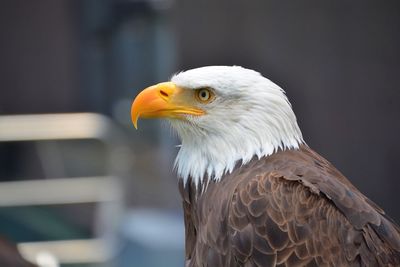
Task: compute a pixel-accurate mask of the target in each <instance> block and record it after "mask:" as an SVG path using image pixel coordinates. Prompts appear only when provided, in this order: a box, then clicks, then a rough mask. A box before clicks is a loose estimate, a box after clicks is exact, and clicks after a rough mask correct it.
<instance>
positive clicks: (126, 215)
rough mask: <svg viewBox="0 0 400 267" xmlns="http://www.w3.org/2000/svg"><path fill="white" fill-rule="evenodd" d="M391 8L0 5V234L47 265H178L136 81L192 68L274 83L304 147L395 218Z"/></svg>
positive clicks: (396, 33)
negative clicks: (234, 69) (238, 72)
mask: <svg viewBox="0 0 400 267" xmlns="http://www.w3.org/2000/svg"><path fill="white" fill-rule="evenodd" d="M399 14H400V2H399V1H396V0H388V1H378V0H362V1H361V0H357V1H344V0H340V1H328V0H323V1H321V0H307V1H281V0H279V1H278V0H276V1H271V0H257V1H255V0H254V1H239V0H233V1H227V0H225V1H212V0H203V1H183V0H176V1H174V0H148V1H145V0H57V1H54V0H38V1H24V0H3V1H1V2H0V162H1V163H0V233H1V236H2V237H5V238H8V239H10V240H13V241H14V242H17V243H18V248H19V250H20V251H21V253H22V254H23V255H24V257H25V258H27V259H29V260H31V261H32V262H35V263H37V264H40V265H41V266H46V267H53V266H54V267H55V266H74V267H76V266H116V267H125V266H130V267H131V266H141V267H143V266H163V267H168V266H183V253H184V252H183V245H184V241H183V238H184V232H183V221H182V212H181V206H180V205H181V202H180V196H179V193H178V190H177V179H176V177H175V174H174V173H173V171H172V164H173V160H174V157H175V154H176V152H177V148H176V147H175V145H176V144H179V141H178V140H176V139H174V137H172V136H171V134H170V130H169V128H168V127H165V126H162V124H161V123H160V122H159V121H140V125H139V126H140V128H139V130H138V131H134V129H133V126H132V125H131V122H130V104H131V101H132V99H133V98H134V97H135V96H136V94H137V93H138V92H139V91H140V90H141V89H143V88H145V87H147V86H149V85H152V84H154V83H157V82H161V81H165V80H168V79H169V78H170V77H171V75H172V74H173V73H175V72H178V71H181V70H186V69H190V68H195V67H200V66H205V65H242V66H244V67H248V68H251V69H255V70H258V71H260V72H261V73H262V74H263V75H264V76H266V77H268V78H270V79H271V80H272V81H274V82H276V83H277V84H279V85H280V86H281V87H283V88H284V89H285V90H286V92H287V94H288V96H289V99H290V100H291V102H292V104H293V108H294V111H295V113H296V114H297V117H298V120H299V124H300V127H301V129H302V131H303V134H304V137H305V140H306V142H307V143H308V144H309V145H310V146H311V147H312V148H313V149H315V150H316V151H318V152H319V153H320V154H322V155H323V156H324V157H326V158H327V159H328V160H330V161H331V162H332V163H333V164H334V165H335V166H336V167H337V168H338V169H339V170H341V171H342V172H343V173H344V174H345V175H346V176H347V177H348V178H349V179H350V180H351V181H352V182H353V183H354V184H355V185H356V186H357V187H358V188H359V189H360V190H361V191H362V192H363V193H364V194H366V195H367V196H368V197H369V198H371V199H372V200H373V201H374V202H376V203H377V204H378V205H380V206H381V207H382V208H383V209H384V210H385V211H386V212H387V213H388V214H389V215H390V216H391V217H392V218H393V219H395V220H396V221H397V222H400V208H399V205H398V203H399V201H400V198H399V195H398V191H399V188H400V180H399V179H400V176H399V174H398V173H399V167H398V166H399V163H398V161H399V160H400V158H399V156H398V155H399V151H400V139H399V136H400V123H399V122H400V120H399V118H400V105H399V102H400V15H399Z"/></svg>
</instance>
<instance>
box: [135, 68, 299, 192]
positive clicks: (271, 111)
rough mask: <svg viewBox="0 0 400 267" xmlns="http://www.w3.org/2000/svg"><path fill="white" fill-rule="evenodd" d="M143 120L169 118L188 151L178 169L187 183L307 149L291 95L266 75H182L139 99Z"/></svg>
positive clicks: (201, 71)
mask: <svg viewBox="0 0 400 267" xmlns="http://www.w3.org/2000/svg"><path fill="white" fill-rule="evenodd" d="M131 117H132V122H133V124H134V125H135V127H137V121H138V118H140V117H142V118H165V119H167V120H168V121H169V122H170V124H171V125H172V127H173V128H174V129H175V130H176V132H177V133H178V135H179V137H180V139H181V142H182V145H181V147H180V150H179V152H178V155H177V158H176V161H175V166H176V169H177V172H178V175H179V176H180V177H181V178H183V179H184V181H185V183H186V181H187V180H188V179H189V178H190V179H192V181H193V182H194V183H195V184H196V185H198V184H199V183H201V182H202V181H203V179H204V178H205V177H207V178H208V179H212V180H215V181H219V180H220V179H221V178H222V177H223V175H224V174H226V173H229V172H231V171H232V170H233V168H234V167H235V165H236V164H237V163H238V162H240V163H241V164H245V163H247V162H248V161H250V160H251V159H252V158H253V157H254V156H257V157H258V158H261V157H264V156H268V155H271V154H272V153H274V152H275V151H277V150H279V149H296V148H298V147H299V145H300V144H301V143H303V137H302V134H301V131H300V129H299V127H298V125H297V121H296V116H295V114H294V113H293V110H292V108H291V105H290V103H289V101H288V99H287V97H286V95H285V92H284V91H283V90H282V89H281V88H280V87H279V86H277V85H276V84H274V83H273V82H271V81H270V80H269V79H267V78H265V77H263V76H262V75H261V74H260V73H258V72H256V71H253V70H250V69H245V68H242V67H239V66H208V67H201V68H197V69H192V70H188V71H184V72H181V73H178V74H176V75H174V76H173V77H172V79H171V80H170V81H169V82H164V83H159V84H157V85H154V86H151V87H148V88H146V89H145V90H143V91H142V92H140V93H139V95H138V96H137V97H136V98H135V100H134V102H133V104H132V109H131Z"/></svg>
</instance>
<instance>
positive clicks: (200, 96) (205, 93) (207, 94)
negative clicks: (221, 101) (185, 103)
mask: <svg viewBox="0 0 400 267" xmlns="http://www.w3.org/2000/svg"><path fill="white" fill-rule="evenodd" d="M195 94H196V98H197V100H198V101H200V102H202V103H208V102H210V101H211V100H213V98H214V93H213V92H212V91H211V90H210V89H208V88H201V89H197V90H196V92H195Z"/></svg>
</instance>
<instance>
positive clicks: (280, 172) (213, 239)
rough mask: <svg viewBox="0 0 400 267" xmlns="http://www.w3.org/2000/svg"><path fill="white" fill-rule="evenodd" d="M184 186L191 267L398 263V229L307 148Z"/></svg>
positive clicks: (187, 260)
mask: <svg viewBox="0 0 400 267" xmlns="http://www.w3.org/2000/svg"><path fill="white" fill-rule="evenodd" d="M205 184H207V183H205ZM180 189H181V193H182V196H183V199H184V213H185V225H186V266H193V267H194V266H196V267H197V266H398V265H400V230H399V228H398V226H397V225H395V224H394V223H392V222H391V221H390V219H389V218H387V217H385V215H384V213H383V211H382V210H381V209H380V208H379V207H378V206H376V204H374V203H372V202H371V201H370V200H368V199H367V198H366V197H365V196H364V195H362V194H361V193H360V192H359V191H358V190H357V189H356V188H355V187H354V186H353V185H352V184H351V183H350V182H349V181H348V180H347V179H346V178H345V177H344V176H343V175H342V174H341V173H340V172H339V171H337V170H336V169H335V168H334V167H333V166H332V165H331V164H330V163H329V162H327V161H326V160H325V159H323V158H322V157H321V156H319V155H318V154H316V153H315V152H313V151H312V150H310V149H309V148H308V147H306V146H303V147H302V148H301V149H300V150H292V151H282V152H279V153H276V154H274V155H272V156H269V157H267V158H266V159H262V160H257V159H254V160H253V161H251V162H250V163H248V164H246V165H245V166H242V167H239V168H237V169H235V171H234V172H233V173H232V174H229V175H226V177H223V179H222V181H221V182H218V183H214V182H210V183H209V185H208V188H207V190H205V191H204V192H202V191H203V189H202V188H196V187H195V186H193V185H192V184H188V185H186V186H185V187H184V186H183V185H182V183H181V185H180Z"/></svg>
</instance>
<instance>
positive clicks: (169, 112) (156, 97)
mask: <svg viewBox="0 0 400 267" xmlns="http://www.w3.org/2000/svg"><path fill="white" fill-rule="evenodd" d="M183 91H184V89H181V88H179V87H177V86H176V85H175V84H174V83H172V82H165V83H159V84H156V85H153V86H150V87H148V88H146V89H144V90H143V91H142V92H140V93H139V94H138V96H137V97H136V98H135V100H134V101H133V103H132V107H131V118H132V122H133V125H134V126H135V128H136V129H137V121H138V119H139V118H140V117H141V118H174V119H182V118H184V115H194V116H199V115H203V114H204V111H203V110H201V109H199V108H196V107H192V106H190V105H188V104H187V103H186V104H185V101H184V100H185V97H182V95H184V94H183Z"/></svg>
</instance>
